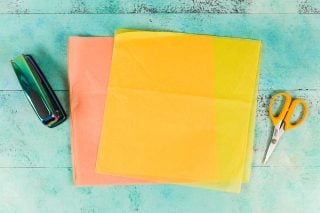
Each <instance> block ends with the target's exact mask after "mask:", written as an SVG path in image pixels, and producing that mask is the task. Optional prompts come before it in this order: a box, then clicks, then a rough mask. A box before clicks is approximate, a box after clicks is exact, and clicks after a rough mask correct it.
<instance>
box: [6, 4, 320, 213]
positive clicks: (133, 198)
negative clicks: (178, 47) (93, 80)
mask: <svg viewBox="0 0 320 213" xmlns="http://www.w3.org/2000/svg"><path fill="white" fill-rule="evenodd" d="M319 12H320V1H319V0H281V1H277V0H227V1H223V0H212V1H211V0H187V1H183V0H163V1H156V0H137V1H116V0H110V1H105V0H96V1H90V0H64V1H62V0H52V1H50V4H49V3H48V2H46V1H40V0H8V1H0V29H1V31H0V127H1V128H0V183H1V185H0V212H46V211H47V212H81V213H87V212H90V213H91V212H213V211H217V212H281V213H282V212H318V210H319V209H320V203H319V202H318V200H317V198H318V197H319V196H320V193H319V191H320V163H319V162H320V154H319V153H320V148H319V147H320V146H319V141H320V131H319V130H318V127H319V123H320V110H319V109H320V78H319V76H320V42H319V36H320V16H319V15H318V14H319ZM303 14H305V15H303ZM123 27H127V28H137V29H146V30H167V31H178V32H189V33H201V34H211V35H218V36H232V37H243V38H252V39H261V40H262V41H263V53H262V58H261V59H262V60H261V75H260V84H259V96H258V100H257V101H258V110H257V123H256V130H255V145H254V162H253V172H252V179H251V181H250V183H249V184H246V185H245V186H244V187H243V190H242V192H241V194H240V195H235V194H229V193H223V192H217V191H211V190H204V189H196V188H188V187H181V186H173V185H153V186H148V185H146V186H138V185H137V186H113V187H87V188H76V187H74V186H73V185H72V168H71V156H70V127H69V120H68V121H67V122H65V123H63V124H62V125H60V126H58V127H56V128H54V129H48V128H46V127H44V126H42V125H41V123H40V122H39V121H38V119H37V118H36V116H35V114H34V113H33V111H32V109H31V107H30V106H29V104H28V103H27V100H26V98H25V97H24V94H23V92H22V91H21V90H20V86H19V85H18V83H17V80H16V77H15V76H14V73H13V71H12V69H11V67H10V65H9V63H8V62H9V60H10V59H12V58H13V57H15V56H16V55H18V54H20V53H21V52H24V53H31V54H33V55H34V57H35V58H36V59H37V61H38V62H39V65H40V66H41V67H42V69H43V71H44V73H45V75H46V76H47V77H48V79H49V81H50V83H51V84H52V86H53V88H54V89H55V90H56V91H57V95H58V97H59V99H60V100H61V101H62V104H63V105H64V106H65V108H66V109H67V110H68V108H69V103H68V91H67V90H68V80H67V68H66V67H67V65H66V63H67V62H66V51H67V43H66V42H67V38H68V36H71V35H92V36H95V35H106V36H110V35H113V31H114V30H115V29H116V28H123ZM284 90H285V91H288V92H289V93H291V94H292V95H294V96H296V97H301V98H304V99H305V100H306V101H307V102H308V105H309V107H310V114H309V116H308V118H307V121H306V122H305V123H304V124H303V125H302V126H301V127H299V128H298V129H294V130H292V131H289V132H287V133H286V134H285V136H284V137H283V139H282V141H281V143H280V144H279V146H278V147H277V149H276V151H275V153H274V154H273V155H272V157H271V159H270V162H269V163H268V165H267V166H264V165H262V164H261V160H262V158H263V154H264V151H265V148H266V145H267V142H268V140H269V138H270V136H271V132H272V125H271V122H270V119H269V118H268V111H267V107H268V104H269V99H270V97H271V95H272V94H274V93H276V92H277V91H284Z"/></svg>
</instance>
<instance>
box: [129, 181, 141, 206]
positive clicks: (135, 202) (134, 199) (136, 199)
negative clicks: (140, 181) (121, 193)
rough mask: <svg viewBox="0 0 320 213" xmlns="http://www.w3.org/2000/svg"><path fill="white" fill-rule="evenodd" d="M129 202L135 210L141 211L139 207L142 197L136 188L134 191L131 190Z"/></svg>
mask: <svg viewBox="0 0 320 213" xmlns="http://www.w3.org/2000/svg"><path fill="white" fill-rule="evenodd" d="M129 200H130V204H131V207H132V208H133V210H134V211H139V207H140V203H141V195H140V192H139V191H138V189H137V187H136V186H134V187H133V189H131V190H130V192H129Z"/></svg>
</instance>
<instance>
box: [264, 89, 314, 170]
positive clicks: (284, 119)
mask: <svg viewBox="0 0 320 213" xmlns="http://www.w3.org/2000/svg"><path fill="white" fill-rule="evenodd" d="M281 96H283V97H284V98H285V99H284V103H283V106H282V109H281V111H280V113H279V114H278V115H277V116H276V115H275V114H274V113H273V111H272V109H273V105H274V102H275V100H276V99H277V98H278V97H281ZM299 104H300V105H302V107H303V114H302V115H301V116H300V117H299V119H298V120H297V121H295V122H293V123H292V122H291V118H292V115H293V113H294V111H295V109H296V107H297V106H298V105H299ZM307 114H308V106H307V104H306V102H305V101H304V100H301V99H294V100H293V99H292V97H291V96H290V95H289V94H288V93H285V92H281V93H277V94H275V95H274V96H273V97H272V98H271V101H270V105H269V116H270V118H271V121H272V123H273V125H274V130H273V135H272V138H271V142H270V143H269V146H268V149H267V152H266V154H265V157H264V160H263V164H266V162H267V161H268V159H269V158H270V156H271V154H272V152H273V151H274V149H275V147H276V146H277V144H278V142H279V140H280V138H281V136H282V135H283V133H284V132H285V131H287V130H289V129H292V128H295V127H297V126H299V125H300V124H301V123H302V122H303V121H304V120H305V118H306V116H307Z"/></svg>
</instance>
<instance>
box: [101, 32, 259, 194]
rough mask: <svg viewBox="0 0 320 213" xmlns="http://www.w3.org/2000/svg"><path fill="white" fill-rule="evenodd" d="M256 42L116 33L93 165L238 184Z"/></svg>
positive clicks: (223, 185) (243, 174) (245, 155)
mask: <svg viewBox="0 0 320 213" xmlns="http://www.w3.org/2000/svg"><path fill="white" fill-rule="evenodd" d="M260 47H261V43H260V42H259V41H251V40H245V39H233V38H222V37H214V36H205V35H190V34H182V33H170V32H147V31H120V32H119V33H118V34H116V36H115V43H114V52H113V59H112V67H111V74H110V78H109V85H108V91H107V100H106V107H105V113H104V122H103V127H102V132H101V140H100V146H99V152H98V158H97V172H99V173H108V174H113V175H120V176H127V177H136V178H143V179H146V180H153V181H164V182H171V183H181V184H182V183H188V184H189V183H190V184H191V185H199V186H202V187H207V188H216V189H221V190H226V191H236V192H237V191H239V190H240V186H241V183H242V181H243V180H247V179H248V174H249V168H248V167H250V166H249V165H250V164H249V163H250V162H251V157H250V155H251V154H252V140H253V139H252V132H253V128H252V127H253V124H252V123H253V122H252V120H253V117H254V115H253V114H255V113H252V112H253V111H254V109H255V98H256V90H257V80H258V78H257V74H258V62H259V55H260ZM250 146H251V147H250Z"/></svg>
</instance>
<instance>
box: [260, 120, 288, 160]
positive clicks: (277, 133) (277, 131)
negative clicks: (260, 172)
mask: <svg viewBox="0 0 320 213" xmlns="http://www.w3.org/2000/svg"><path fill="white" fill-rule="evenodd" d="M283 124H284V123H283V121H280V122H279V123H278V124H277V125H276V126H275V127H274V130H273V134H272V138H271V141H270V143H269V146H268V150H267V153H266V155H265V157H264V160H263V164H266V163H267V161H268V160H269V158H270V156H271V154H272V153H273V151H274V149H275V148H276V146H277V145H278V143H279V140H280V138H281V136H282V135H283V133H284V125H283Z"/></svg>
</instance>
